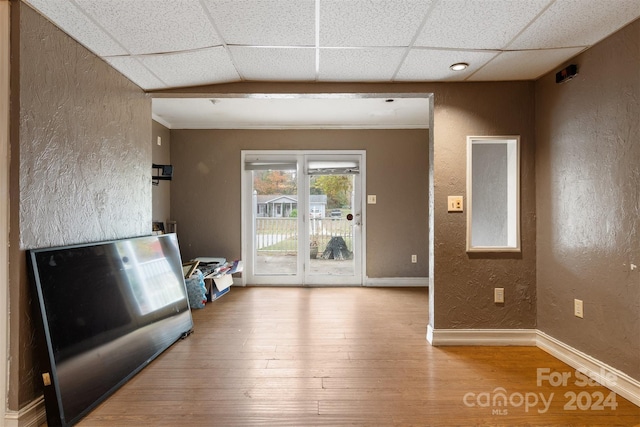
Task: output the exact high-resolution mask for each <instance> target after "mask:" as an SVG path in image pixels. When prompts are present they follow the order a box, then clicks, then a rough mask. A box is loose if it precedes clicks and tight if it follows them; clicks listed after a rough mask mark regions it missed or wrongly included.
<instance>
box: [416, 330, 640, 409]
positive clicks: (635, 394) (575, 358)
mask: <svg viewBox="0 0 640 427" xmlns="http://www.w3.org/2000/svg"><path fill="white" fill-rule="evenodd" d="M427 341H429V343H431V345H434V346H451V345H459V346H509V345H513V346H536V347H538V348H540V349H541V350H543V351H546V352H547V353H549V354H550V355H552V356H553V357H555V358H557V359H559V360H561V361H563V362H564V363H566V364H567V365H569V366H571V367H572V368H575V369H579V370H580V371H581V372H583V373H585V374H587V375H588V376H589V377H590V378H592V379H594V380H595V381H597V382H598V383H600V384H602V385H603V386H604V387H607V388H608V389H610V390H611V391H613V392H614V393H616V394H617V395H619V396H622V397H624V398H625V399H627V400H629V401H630V402H631V403H633V404H634V405H637V406H640V381H638V380H636V379H634V378H631V377H630V376H629V375H627V374H625V373H624V372H621V371H619V370H617V369H615V368H613V367H611V366H609V365H608V364H606V363H604V362H602V361H600V360H597V359H595V358H593V357H591V356H589V355H588V354H586V353H583V352H582V351H580V350H577V349H575V348H573V347H571V346H570V345H567V344H565V343H563V342H562V341H559V340H557V339H555V338H553V337H551V336H549V335H547V334H545V333H544V332H541V331H539V330H537V329H433V328H432V327H431V325H428V326H427Z"/></svg>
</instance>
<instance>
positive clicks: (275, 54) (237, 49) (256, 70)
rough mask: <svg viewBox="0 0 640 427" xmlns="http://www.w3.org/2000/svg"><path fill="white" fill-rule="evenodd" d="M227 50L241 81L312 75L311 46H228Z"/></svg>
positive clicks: (314, 68) (275, 79)
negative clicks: (240, 76) (242, 79)
mask: <svg viewBox="0 0 640 427" xmlns="http://www.w3.org/2000/svg"><path fill="white" fill-rule="evenodd" d="M229 50H230V51H231V55H232V56H233V61H234V62H235V64H236V65H237V66H238V70H239V72H240V73H241V74H242V77H243V78H244V79H245V80H266V81H287V80H293V81H300V80H303V81H313V80H315V78H316V65H315V64H316V55H315V49H314V48H273V47H264V48H261V47H241V46H229Z"/></svg>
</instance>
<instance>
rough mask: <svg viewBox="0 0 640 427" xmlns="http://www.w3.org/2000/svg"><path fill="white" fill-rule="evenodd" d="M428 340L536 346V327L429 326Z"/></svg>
mask: <svg viewBox="0 0 640 427" xmlns="http://www.w3.org/2000/svg"><path fill="white" fill-rule="evenodd" d="M427 340H428V341H429V342H430V343H431V345H434V346H447V345H461V346H467V345H468V346H490V345H493V346H508V345H518V346H535V345H536V330H535V329H433V328H431V325H429V326H428V327H427Z"/></svg>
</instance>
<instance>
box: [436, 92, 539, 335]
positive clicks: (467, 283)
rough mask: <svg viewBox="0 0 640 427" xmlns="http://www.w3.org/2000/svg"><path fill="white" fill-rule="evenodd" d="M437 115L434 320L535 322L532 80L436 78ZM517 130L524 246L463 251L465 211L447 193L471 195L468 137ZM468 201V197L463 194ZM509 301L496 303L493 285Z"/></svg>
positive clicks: (439, 325)
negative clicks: (452, 209) (450, 207)
mask: <svg viewBox="0 0 640 427" xmlns="http://www.w3.org/2000/svg"><path fill="white" fill-rule="evenodd" d="M434 93H435V101H434V102H435V111H434V114H435V117H434V132H435V136H434V152H435V154H434V175H435V176H434V185H435V209H434V215H435V218H434V221H435V227H434V231H435V236H434V239H435V244H434V257H435V265H434V288H433V289H432V292H433V299H434V301H433V303H434V307H433V311H432V315H433V316H434V319H433V325H432V326H433V327H434V328H435V329H436V330H437V329H467V328H487V329H492V328H533V327H535V305H536V290H535V284H536V277H535V259H536V258H535V257H536V242H535V171H534V153H535V142H534V123H533V120H534V99H533V83H532V82H522V83H517V82H514V83H466V84H443V85H438V86H437V88H436V89H435V90H434ZM468 135H520V167H521V169H520V196H521V204H520V227H521V239H522V240H521V243H522V246H521V247H522V252H521V253H515V254H514V253H509V254H482V253H473V254H468V253H466V215H461V214H458V213H449V212H447V196H450V195H460V194H461V195H466V137H467V136H468ZM465 208H466V198H465ZM496 287H502V288H504V290H505V303H504V304H494V303H493V289H494V288H496Z"/></svg>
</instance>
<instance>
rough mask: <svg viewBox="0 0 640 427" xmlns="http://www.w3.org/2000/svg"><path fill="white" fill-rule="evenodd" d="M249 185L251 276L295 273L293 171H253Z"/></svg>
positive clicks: (294, 195) (296, 193)
mask: <svg viewBox="0 0 640 427" xmlns="http://www.w3.org/2000/svg"><path fill="white" fill-rule="evenodd" d="M252 185H253V189H252V194H253V200H252V205H253V217H252V221H253V230H254V233H253V239H254V241H253V249H254V253H253V260H254V268H253V273H254V274H255V275H296V274H298V185H297V177H296V170H295V169H287V170H283V169H282V170H281V169H264V170H253V171H252Z"/></svg>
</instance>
